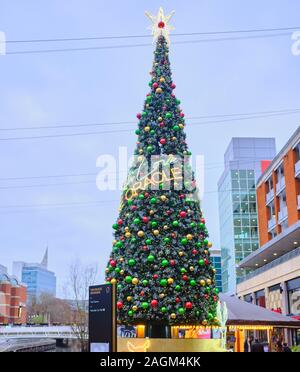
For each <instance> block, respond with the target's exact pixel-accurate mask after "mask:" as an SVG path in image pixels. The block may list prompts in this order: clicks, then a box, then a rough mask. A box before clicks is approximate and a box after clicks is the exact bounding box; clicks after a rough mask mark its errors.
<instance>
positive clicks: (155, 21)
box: [145, 7, 175, 45]
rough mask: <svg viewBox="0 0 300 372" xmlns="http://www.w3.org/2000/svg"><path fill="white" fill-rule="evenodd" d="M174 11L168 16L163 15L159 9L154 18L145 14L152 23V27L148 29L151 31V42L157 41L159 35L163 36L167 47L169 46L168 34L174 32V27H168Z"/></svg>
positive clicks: (162, 11) (147, 13) (161, 9)
mask: <svg viewBox="0 0 300 372" xmlns="http://www.w3.org/2000/svg"><path fill="white" fill-rule="evenodd" d="M174 13H175V12H174V10H173V11H172V12H171V13H170V14H169V15H165V13H164V10H163V8H162V7H160V8H159V10H158V13H157V15H156V16H154V15H152V14H150V13H149V12H146V13H145V14H146V16H147V17H148V18H149V19H150V21H151V22H152V26H150V27H149V28H150V29H152V35H153V42H154V41H155V40H157V39H158V37H159V36H160V35H163V36H164V37H165V39H166V40H167V43H168V45H169V44H170V39H169V33H170V31H172V30H174V27H173V26H171V25H169V22H170V19H171V18H172V16H173V14H174Z"/></svg>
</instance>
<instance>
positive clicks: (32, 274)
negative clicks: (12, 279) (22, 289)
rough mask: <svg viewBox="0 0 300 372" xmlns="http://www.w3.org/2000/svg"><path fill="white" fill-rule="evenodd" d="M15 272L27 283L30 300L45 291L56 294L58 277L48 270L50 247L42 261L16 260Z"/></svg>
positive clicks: (14, 264)
mask: <svg viewBox="0 0 300 372" xmlns="http://www.w3.org/2000/svg"><path fill="white" fill-rule="evenodd" d="M13 273H14V275H15V276H16V277H17V278H19V280H21V281H22V282H23V283H25V284H26V285H27V298H28V300H30V299H32V298H35V299H38V298H39V296H40V295H41V294H43V293H48V294H51V295H53V296H55V295H56V277H55V274H54V273H53V272H52V271H49V270H48V249H47V250H46V252H45V255H44V258H43V260H42V262H41V263H26V262H14V263H13Z"/></svg>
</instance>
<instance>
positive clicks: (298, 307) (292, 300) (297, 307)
mask: <svg viewBox="0 0 300 372" xmlns="http://www.w3.org/2000/svg"><path fill="white" fill-rule="evenodd" d="M286 285H287V291H288V301H289V313H290V314H291V315H296V316H299V315H300V277H298V278H296V279H293V280H290V281H288V282H287V283H286Z"/></svg>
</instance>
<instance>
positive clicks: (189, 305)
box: [185, 302, 193, 310]
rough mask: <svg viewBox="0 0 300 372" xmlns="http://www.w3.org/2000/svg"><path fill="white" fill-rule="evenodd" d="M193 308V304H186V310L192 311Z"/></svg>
mask: <svg viewBox="0 0 300 372" xmlns="http://www.w3.org/2000/svg"><path fill="white" fill-rule="evenodd" d="M192 307H193V304H192V303H191V302H186V303H185V308H186V309H189V310H190V309H191V308H192Z"/></svg>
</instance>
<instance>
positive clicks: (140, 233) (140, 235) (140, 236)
mask: <svg viewBox="0 0 300 372" xmlns="http://www.w3.org/2000/svg"><path fill="white" fill-rule="evenodd" d="M137 235H138V237H139V238H142V237H143V236H144V235H145V233H144V231H142V230H140V231H138V233H137Z"/></svg>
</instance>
